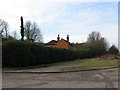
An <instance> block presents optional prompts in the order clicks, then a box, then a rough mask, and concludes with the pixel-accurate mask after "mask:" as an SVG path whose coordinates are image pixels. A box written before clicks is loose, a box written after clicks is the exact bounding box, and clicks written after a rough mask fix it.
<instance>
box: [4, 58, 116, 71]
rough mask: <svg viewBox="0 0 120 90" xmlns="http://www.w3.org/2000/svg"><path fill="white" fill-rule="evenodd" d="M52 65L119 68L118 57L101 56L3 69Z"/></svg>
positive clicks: (71, 67) (73, 67) (73, 68)
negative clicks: (103, 58)
mask: <svg viewBox="0 0 120 90" xmlns="http://www.w3.org/2000/svg"><path fill="white" fill-rule="evenodd" d="M50 66H70V67H66V68H64V69H63V68H62V70H61V71H81V70H91V69H102V68H114V67H116V68H117V67H118V59H112V60H99V58H90V59H78V60H73V61H64V62H57V63H51V64H42V65H37V66H28V67H17V68H3V70H22V69H33V68H41V67H50Z"/></svg>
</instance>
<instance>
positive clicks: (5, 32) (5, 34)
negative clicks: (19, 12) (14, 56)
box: [0, 19, 8, 38]
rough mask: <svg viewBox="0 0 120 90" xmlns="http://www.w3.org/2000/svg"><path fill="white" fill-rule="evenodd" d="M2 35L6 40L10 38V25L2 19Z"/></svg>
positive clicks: (0, 31) (0, 27)
mask: <svg viewBox="0 0 120 90" xmlns="http://www.w3.org/2000/svg"><path fill="white" fill-rule="evenodd" d="M0 33H1V34H2V36H3V37H4V38H7V37H8V23H7V22H6V21H4V20H2V19H0Z"/></svg>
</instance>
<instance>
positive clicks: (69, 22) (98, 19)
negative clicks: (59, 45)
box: [0, 0, 118, 46]
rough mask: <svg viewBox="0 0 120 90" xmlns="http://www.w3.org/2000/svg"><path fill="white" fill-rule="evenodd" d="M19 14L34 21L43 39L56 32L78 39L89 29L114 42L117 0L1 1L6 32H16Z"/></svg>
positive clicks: (77, 40) (45, 40)
mask: <svg viewBox="0 0 120 90" xmlns="http://www.w3.org/2000/svg"><path fill="white" fill-rule="evenodd" d="M83 1H84V2H83ZM108 1H109V2H108ZM110 1H111V2H110ZM113 1H114V2H113ZM20 16H23V18H24V21H28V20H30V21H35V22H37V23H38V25H39V28H40V29H41V32H42V34H43V40H44V42H45V43H46V42H48V41H50V40H53V39H54V40H56V39H57V35H58V34H60V37H61V38H64V39H66V36H67V34H68V35H69V36H70V42H80V43H81V42H85V41H86V40H87V37H88V34H90V33H91V32H92V31H99V32H100V33H101V36H102V37H105V38H106V39H107V41H108V42H109V44H110V45H112V44H115V45H116V46H117V45H118V0H89V2H88V0H2V1H1V5H0V18H1V19H3V20H5V21H7V22H8V23H9V29H10V33H12V32H13V31H14V30H16V31H17V32H18V33H19V32H20Z"/></svg>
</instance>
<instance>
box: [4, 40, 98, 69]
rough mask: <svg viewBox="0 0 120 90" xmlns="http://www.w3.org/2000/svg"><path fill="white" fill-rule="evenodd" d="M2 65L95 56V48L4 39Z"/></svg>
mask: <svg viewBox="0 0 120 90" xmlns="http://www.w3.org/2000/svg"><path fill="white" fill-rule="evenodd" d="M2 49H3V50H2V51H3V52H2V55H3V60H2V61H3V67H23V66H32V65H40V64H47V63H54V62H62V61H67V60H75V59H79V58H80V59H83V58H91V57H95V56H96V55H97V54H95V53H96V52H95V50H92V49H91V48H81V49H78V50H71V49H61V48H53V47H45V46H41V45H40V44H37V43H32V42H21V41H16V40H12V41H11V40H9V41H4V42H3V45H2Z"/></svg>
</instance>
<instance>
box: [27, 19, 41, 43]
mask: <svg viewBox="0 0 120 90" xmlns="http://www.w3.org/2000/svg"><path fill="white" fill-rule="evenodd" d="M25 37H26V38H27V40H28V41H33V42H34V41H36V42H42V34H41V31H40V29H39V27H38V25H37V23H36V22H33V23H31V21H27V22H26V23H25Z"/></svg>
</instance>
